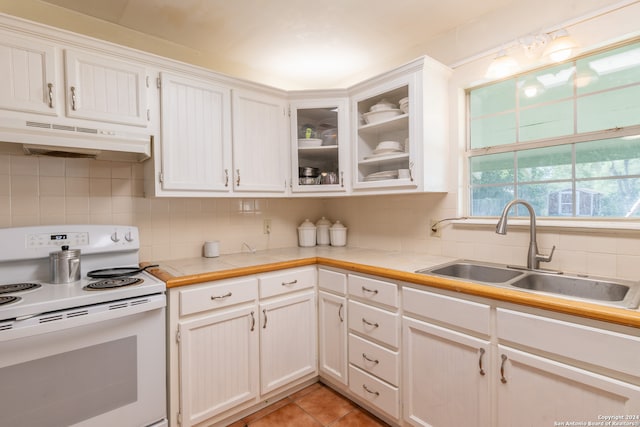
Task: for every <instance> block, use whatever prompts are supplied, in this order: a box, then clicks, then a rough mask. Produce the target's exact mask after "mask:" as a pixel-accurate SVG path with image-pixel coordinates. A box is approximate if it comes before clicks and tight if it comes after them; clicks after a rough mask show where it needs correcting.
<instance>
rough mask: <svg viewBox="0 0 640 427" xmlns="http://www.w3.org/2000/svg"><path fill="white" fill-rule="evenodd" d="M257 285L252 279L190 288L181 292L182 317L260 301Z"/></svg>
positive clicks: (211, 283) (212, 283)
mask: <svg viewBox="0 0 640 427" xmlns="http://www.w3.org/2000/svg"><path fill="white" fill-rule="evenodd" d="M257 285H258V281H257V280H256V279H255V278H251V279H244V280H233V281H224V282H210V283H208V284H203V285H195V286H190V289H185V290H183V291H180V315H181V316H186V315H189V314H193V313H199V312H201V311H207V310H214V309H216V308H223V307H229V306H232V305H234V304H239V303H242V302H246V301H254V300H256V299H258V286H257Z"/></svg>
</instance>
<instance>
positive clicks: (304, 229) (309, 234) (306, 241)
mask: <svg viewBox="0 0 640 427" xmlns="http://www.w3.org/2000/svg"><path fill="white" fill-rule="evenodd" d="M298 245H299V246H301V247H303V248H308V247H312V246H315V245H316V226H315V225H313V223H312V222H311V221H309V220H308V219H305V220H304V222H303V223H302V224H300V226H299V227H298Z"/></svg>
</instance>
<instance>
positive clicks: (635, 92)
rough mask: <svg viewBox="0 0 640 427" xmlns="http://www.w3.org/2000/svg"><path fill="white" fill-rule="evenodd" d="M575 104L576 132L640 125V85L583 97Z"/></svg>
mask: <svg viewBox="0 0 640 427" xmlns="http://www.w3.org/2000/svg"><path fill="white" fill-rule="evenodd" d="M638 72H639V73H640V70H639V71H638ZM577 102H578V112H577V114H578V132H592V131H596V130H604V129H611V128H615V127H625V126H631V125H637V124H640V85H639V86H632V87H626V88H623V89H618V90H613V91H609V92H602V93H597V94H595V95H589V96H584V97H581V98H578V101H577Z"/></svg>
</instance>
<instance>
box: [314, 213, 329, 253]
mask: <svg viewBox="0 0 640 427" xmlns="http://www.w3.org/2000/svg"><path fill="white" fill-rule="evenodd" d="M330 227H331V221H329V220H328V219H327V218H325V217H322V218H320V219H319V220H318V221H317V222H316V229H317V230H316V243H318V245H321V246H326V245H329V244H330V243H331V238H330V237H329V228H330Z"/></svg>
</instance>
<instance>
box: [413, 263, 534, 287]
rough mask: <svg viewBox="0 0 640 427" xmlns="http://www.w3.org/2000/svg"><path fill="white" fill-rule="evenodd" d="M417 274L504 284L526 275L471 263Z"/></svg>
mask: <svg viewBox="0 0 640 427" xmlns="http://www.w3.org/2000/svg"><path fill="white" fill-rule="evenodd" d="M416 273H423V274H424V273H427V274H436V275H440V276H447V277H455V278H457V279H467V280H470V281H472V282H486V283H504V282H508V281H509V280H511V279H514V278H516V277H518V276H522V275H523V274H524V273H523V272H522V271H518V270H510V269H508V268H502V267H493V266H488V265H481V264H475V263H470V262H456V263H453V264H448V265H446V266H444V267H439V268H434V269H426V270H420V271H417V272H416Z"/></svg>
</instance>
